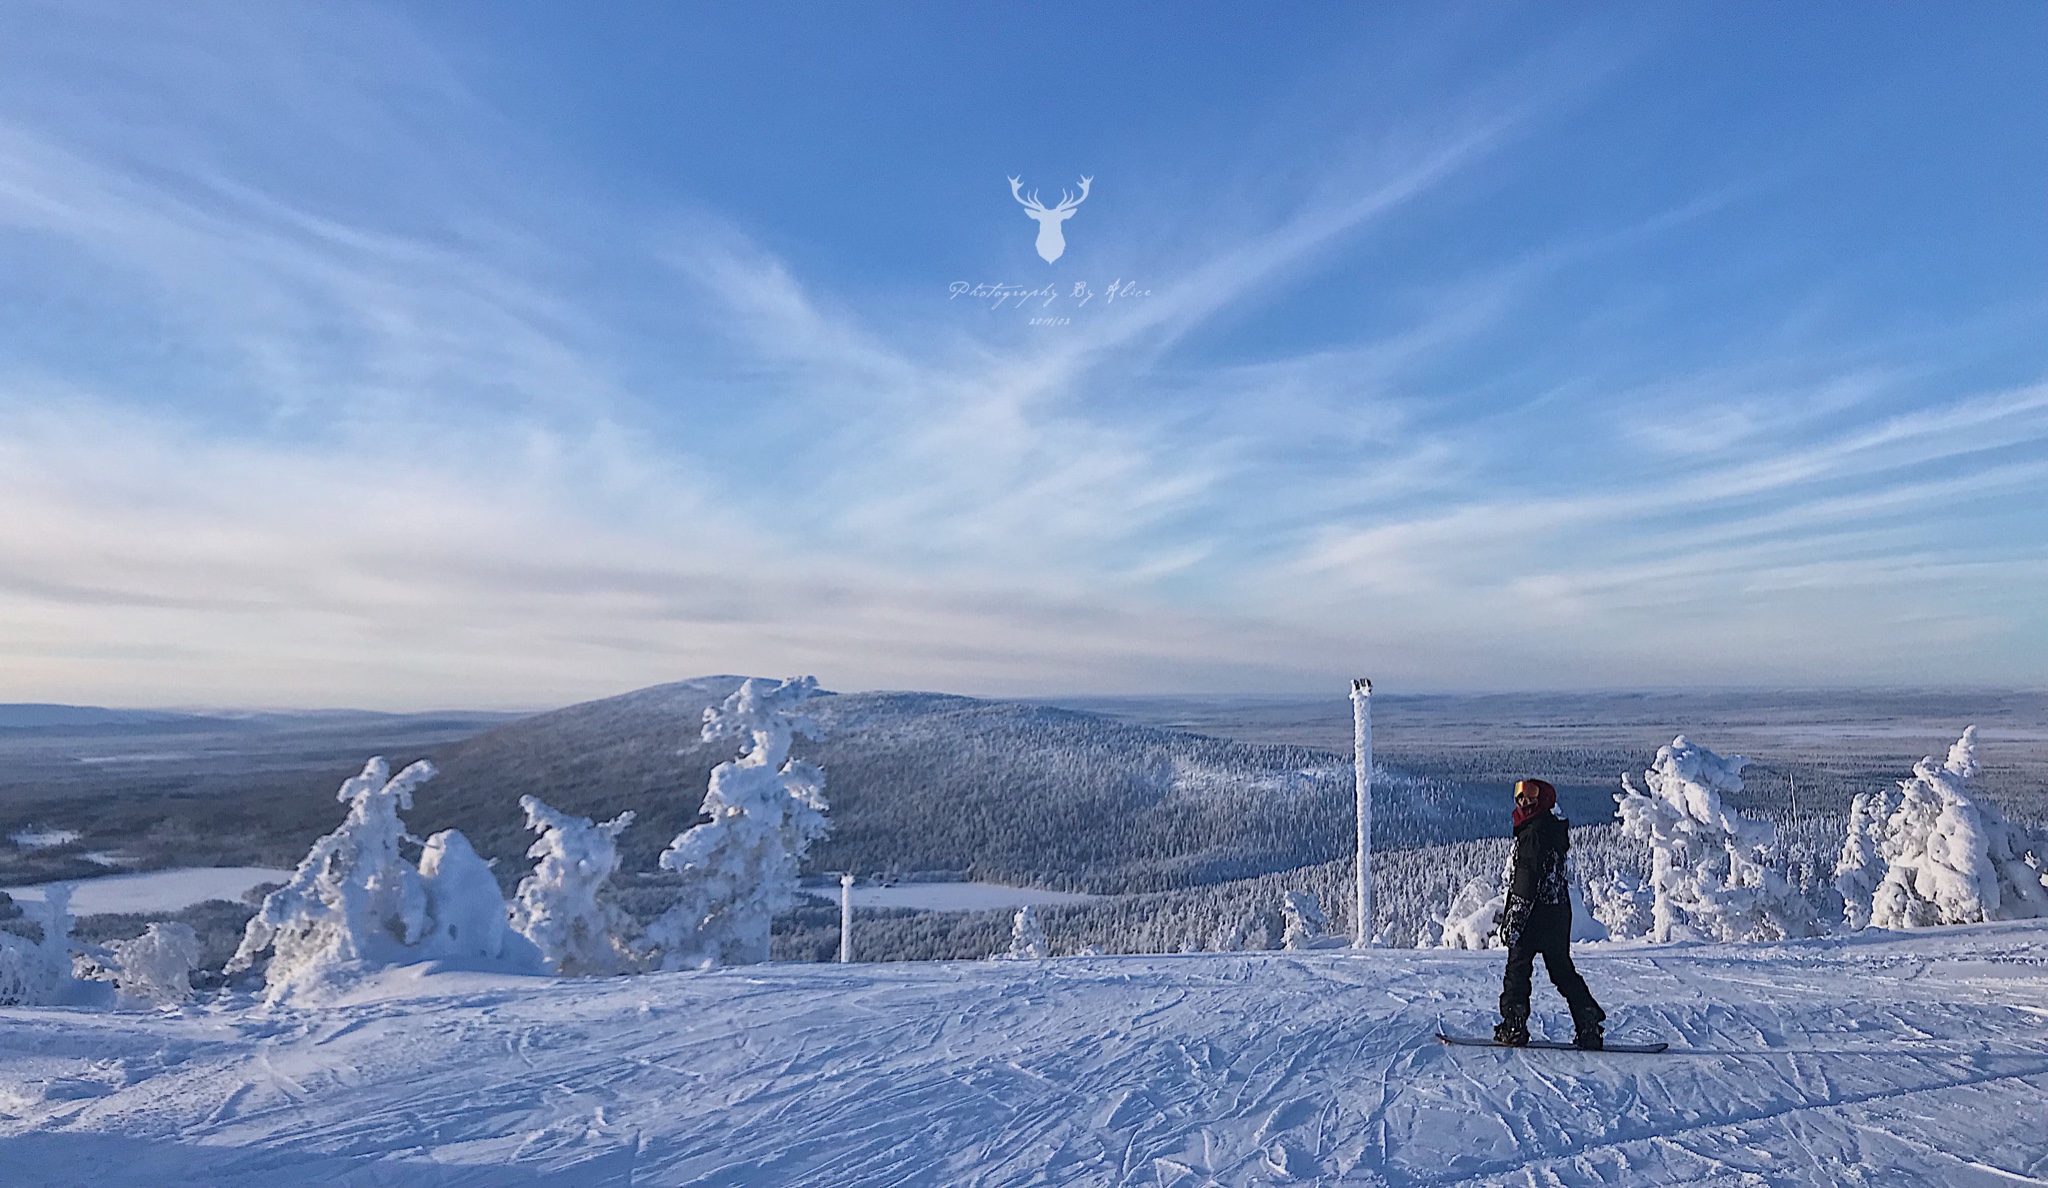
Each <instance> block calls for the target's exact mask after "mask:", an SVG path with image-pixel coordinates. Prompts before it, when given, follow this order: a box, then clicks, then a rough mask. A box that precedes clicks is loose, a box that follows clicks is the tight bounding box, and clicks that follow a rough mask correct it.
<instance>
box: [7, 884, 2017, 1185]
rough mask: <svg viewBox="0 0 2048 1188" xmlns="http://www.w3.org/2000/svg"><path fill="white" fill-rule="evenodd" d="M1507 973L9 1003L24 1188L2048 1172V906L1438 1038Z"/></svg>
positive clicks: (1611, 962) (14, 1149) (1060, 975)
mask: <svg viewBox="0 0 2048 1188" xmlns="http://www.w3.org/2000/svg"><path fill="white" fill-rule="evenodd" d="M1497 960H1498V955H1497V954H1488V953H1465V952H1410V951H1394V952H1380V953H1375V954H1371V955H1366V956H1352V955H1350V954H1348V953H1345V952H1342V951H1335V952H1330V951H1322V952H1311V953H1302V954H1293V953H1271V954H1202V955H1188V956H1179V957H1100V958H1067V959H1057V960H1051V961H1040V962H984V963H971V964H948V965H910V964H899V965H869V966H852V967H837V966H830V965H781V966H757V967H751V968H741V969H728V970H721V971H716V972H712V973H707V974H670V975H657V976H646V977H637V978H625V979H613V980H607V981H600V982H580V983H579V982H558V981H548V980H542V979H512V978H503V977H496V976H487V975H481V974H471V973H460V972H439V973H431V974H430V973H427V972H426V971H424V970H421V969H417V968H415V969H408V970H399V971H392V972H390V973H387V974H385V975H383V976H382V977H381V978H380V979H379V980H378V981H377V982H376V983H374V984H371V985H368V986H366V987H365V988H364V989H363V990H362V991H361V992H360V993H359V994H358V995H357V996H356V998H355V999H354V1000H353V1001H351V1002H349V1003H347V1004H345V1005H341V1006H337V1007H334V1008H332V1009H329V1010H324V1011H319V1012H303V1013H302V1012H295V1011H276V1012H268V1011H264V1010H262V1009H260V1008H253V1007H249V1006H247V1005H243V1006H238V1007H234V1008H208V1009H205V1010H198V1011H192V1012H188V1013H186V1014H183V1015H177V1014H159V1015H149V1014H108V1013H90V1012H83V1011H76V1012H74V1011H67V1010H25V1009H8V1010H0V1111H4V1115H0V1136H4V1137H0V1180H4V1181H5V1183H7V1184H9V1185H42V1184H93V1185H126V1184H135V1185H150V1186H151V1188H162V1186H164V1185H170V1184H176V1183H193V1184H197V1183H204V1184H213V1185H262V1186H263V1188H279V1186H282V1185H296V1184H313V1183H320V1184H342V1185H371V1184H377V1185H384V1184H389V1185H458V1184H460V1185H472V1184H474V1185H485V1184H490V1185H497V1184H508V1185H516V1184H574V1185H601V1184H620V1185H623V1184H627V1183H631V1184H641V1185H674V1184H732V1185H740V1184H746V1185H766V1184H820V1185H824V1184H829V1185H869V1184H872V1185H882V1184H1125V1183H1130V1184H1185V1185H1197V1184H1206V1183H1210V1182H1217V1183H1223V1184H1256V1183H1288V1182H1321V1183H1325V1184H1336V1183H1346V1184H1396V1185H1408V1184H1418V1185H1420V1184H1426V1185H1440V1184H1466V1183H1475V1184H1491V1183H1506V1184H1541V1185H1551V1184H1562V1185H1575V1184H1666V1183H1688V1184H1691V1183H1713V1184H1807V1183H1810V1184H1828V1185H1835V1184H1944V1185H1972V1184H1983V1185H2011V1184H2016V1183H2018V1184H2026V1183H2042V1182H2048V924H2043V923H2040V922H2033V923H2022V924H2003V925H1985V926H1979V927H1968V928H1955V929H1945V930H1940V931H1937V932H1928V933H1921V934H1916V935H1901V934H1884V933H1866V934H1863V935H1860V936H1855V937H1846V938H1830V939H1824V940H1818V941H1809V942H1801V943H1797V944H1788V945H1784V946H1778V947H1739V946H1702V947H1670V948H1661V949H1645V948H1616V949H1607V950H1599V949H1590V950H1587V951H1585V952H1584V953H1583V956H1582V968H1583V969H1584V970H1585V972H1586V975H1587V977H1588V979H1589V980H1590V981H1591V982H1592V984H1593V987H1594V989H1595V992H1596V993H1598V994H1599V995H1600V997H1601V998H1602V1000H1603V1001H1604V1002H1605V1004H1606V1005H1607V1007H1608V1010H1609V1011H1610V1013H1611V1015H1612V1019H1611V1021H1610V1022H1611V1025H1612V1029H1613V1031H1614V1032H1615V1033H1616V1034H1618V1035H1626V1036H1629V1037H1643V1038H1658V1039H1664V1040H1667V1041H1669V1042H1670V1043H1671V1044H1672V1048H1673V1050H1672V1051H1671V1052H1670V1053H1668V1054H1665V1055H1661V1056H1620V1055H1594V1054H1582V1053H1577V1052H1510V1051H1497V1050H1490V1049H1463V1048H1450V1047H1446V1046H1444V1045H1441V1044H1439V1043H1437V1042H1436V1041H1435V1039H1433V1038H1432V1033H1433V1032H1434V1031H1435V1029H1436V1026H1437V1022H1438V1019H1439V1017H1441V1018H1442V1019H1443V1020H1444V1021H1445V1022H1446V1023H1448V1024H1449V1025H1451V1026H1452V1027H1454V1028H1460V1029H1470V1028H1476V1027H1480V1026H1483V1025H1485V1024H1487V1023H1489V1022H1490V1020H1491V1014H1490V1011H1491V1002H1492V998H1493V995H1494V993H1495V992H1496V977H1497V973H1498V965H1497ZM1546 996H1547V1001H1546ZM1538 1003H1539V1012H1540V1013H1539V1017H1538V1019H1537V1024H1538V1027H1539V1029H1540V1030H1542V1031H1545V1032H1547V1033H1549V1034H1551V1035H1560V1034H1563V1033H1564V1032H1565V1030H1566V1023H1565V1020H1564V1018H1563V1017H1562V1013H1561V1003H1560V1002H1559V1001H1558V1000H1557V998H1556V995H1555V993H1554V991H1551V990H1550V989H1549V987H1548V986H1547V985H1546V984H1544V983H1542V982H1541V981H1539V983H1538Z"/></svg>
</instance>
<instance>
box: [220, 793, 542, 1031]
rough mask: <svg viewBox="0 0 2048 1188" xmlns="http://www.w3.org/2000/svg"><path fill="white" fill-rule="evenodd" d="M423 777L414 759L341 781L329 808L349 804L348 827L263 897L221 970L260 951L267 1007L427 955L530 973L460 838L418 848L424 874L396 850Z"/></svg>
mask: <svg viewBox="0 0 2048 1188" xmlns="http://www.w3.org/2000/svg"><path fill="white" fill-rule="evenodd" d="M433 775H434V767H433V765H432V764H430V763H428V762H427V761H425V760H424V759H423V760H421V761H419V762H417V763H414V764H412V765H411V766H409V767H407V768H406V769H405V770H404V771H401V772H399V773H398V775H396V776H393V775H392V774H391V768H390V766H389V765H388V764H386V763H385V762H384V759H383V757H382V756H378V757H376V758H373V759H371V760H370V761H369V762H368V763H366V764H364V765H363V771H362V774H361V775H358V776H356V777H355V778H353V779H350V780H347V781H345V782H344V783H343V784H342V785H341V790H340V791H339V792H338V793H336V799H337V800H341V801H345V802H347V804H348V806H349V810H348V817H347V819H346V820H344V821H343V822H342V823H341V825H340V826H339V827H338V828H336V829H335V830H334V832H332V833H330V834H328V835H327V836H326V837H323V838H321V839H320V840H319V841H316V842H314V843H313V848H312V850H311V851H309V852H308V853H307V855H306V857H305V859H304V860H303V861H301V862H300V863H299V867H298V870H297V871H296V872H294V873H293V875H292V880H291V882H289V883H287V884H285V885H284V886H283V887H281V888H279V889H278V890H276V891H273V892H271V893H270V894H269V895H268V896H266V897H265V898H264V900H263V907H262V908H261V909H260V910H259V911H258V912H257V913H256V915H255V917H254V918H253V919H251V920H250V921H249V924H248V927H247V928H246V929H245V930H244V931H243V933H242V944H241V947H240V948H238V949H237V950H236V951H235V955H234V958H233V959H232V960H230V961H229V962H228V966H227V968H228V972H230V973H235V972H239V971H241V970H244V969H248V968H250V967H252V966H253V965H255V964H256V963H257V962H258V961H260V960H262V959H263V956H264V954H265V953H266V952H268V953H269V964H268V965H267V966H266V967H265V970H264V985H265V994H266V997H267V998H268V999H269V1000H270V1001H272V1002H276V1001H281V1000H283V999H286V998H289V997H292V996H294V995H297V994H300V993H303V992H306V991H312V990H316V989H318V988H321V987H324V986H326V985H329V984H331V983H333V982H335V981H337V980H340V979H345V978H346V977H348V976H350V975H352V974H353V973H356V972H360V971H361V970H364V969H368V968H371V967H374V966H379V965H394V964H400V963H403V962H408V961H420V960H425V959H428V958H472V959H482V960H487V961H491V962H494V963H498V964H502V965H505V966H508V967H511V968H537V967H538V965H539V954H538V952H536V951H535V950H533V948H532V947H531V945H530V944H528V942H527V941H526V940H525V939H524V938H523V937H520V936H518V935H517V934H516V933H513V932H512V931H511V930H510V928H509V927H508V926H507V924H506V920H505V900H504V896H503V895H501V894H500V893H499V891H498V887H497V881H496V879H495V878H494V877H493V876H492V875H491V871H490V868H489V867H488V866H487V865H485V863H484V861H483V859H481V858H479V857H477V855H476V851H475V850H473V849H471V848H470V845H469V842H468V840H467V839H466V838H464V837H463V836H462V835H461V834H460V833H457V832H455V831H454V830H447V831H445V832H442V833H437V834H435V835H434V836H433V837H432V838H430V839H428V841H427V843H426V847H427V848H426V850H425V852H424V853H423V854H422V855H421V858H422V861H423V863H424V866H425V869H420V868H416V867H414V866H413V864H412V863H410V862H407V861H406V860H405V858H404V856H403V855H401V854H400V853H399V848H398V847H399V843H400V842H401V841H405V840H407V839H408V837H409V835H408V834H407V833H406V831H405V823H404V822H403V821H401V820H399V817H398V812H399V810H400V809H409V808H411V807H412V793H413V789H415V788H417V787H419V785H421V784H422V783H425V782H426V781H427V780H429V779H431V778H432V777H433Z"/></svg>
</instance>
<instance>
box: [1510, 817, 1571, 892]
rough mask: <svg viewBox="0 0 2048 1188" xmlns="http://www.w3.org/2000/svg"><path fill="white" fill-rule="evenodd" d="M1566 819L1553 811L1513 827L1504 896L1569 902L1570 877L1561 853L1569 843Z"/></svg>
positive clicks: (1566, 850) (1565, 851) (1569, 845)
mask: <svg viewBox="0 0 2048 1188" xmlns="http://www.w3.org/2000/svg"><path fill="white" fill-rule="evenodd" d="M1569 824H1570V822H1568V821H1566V820H1565V819H1564V818H1563V817H1560V816H1558V815H1556V814H1555V813H1539V814H1537V815H1536V816H1534V817H1531V818H1530V819H1529V820H1527V821H1524V822H1523V823H1522V824H1520V825H1517V826H1515V867H1514V873H1513V874H1512V875H1510V876H1509V877H1508V898H1510V899H1520V900H1522V901H1524V902H1526V903H1566V904H1568V903H1570V902H1571V901H1572V886H1571V878H1570V876H1569V875H1568V874H1566V872H1565V855H1566V854H1568V853H1570V852H1571V848H1572V842H1571V838H1570V836H1569V835H1568V834H1567V833H1566V827H1567V826H1568V825H1569Z"/></svg>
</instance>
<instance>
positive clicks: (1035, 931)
mask: <svg viewBox="0 0 2048 1188" xmlns="http://www.w3.org/2000/svg"><path fill="white" fill-rule="evenodd" d="M996 956H997V957H998V958H1001V959H1003V960H1007V961H1024V960H1035V959H1037V958H1041V957H1050V956H1052V947H1051V946H1050V945H1048V944H1046V941H1045V925H1044V924H1041V923H1040V922H1039V919H1038V911H1037V909H1035V908H1033V907H1032V906H1031V905H1030V904H1028V903H1027V904H1025V905H1024V906H1023V907H1020V908H1018V909H1017V914H1016V915H1015V916H1012V917H1011V918H1010V948H1009V951H1007V952H1003V953H998V954H996Z"/></svg>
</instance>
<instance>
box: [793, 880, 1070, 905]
mask: <svg viewBox="0 0 2048 1188" xmlns="http://www.w3.org/2000/svg"><path fill="white" fill-rule="evenodd" d="M804 890H805V891H808V892H809V893H810V894H812V895H817V896H821V897H823V898H825V899H829V900H831V901H833V902H834V903H837V902H838V901H839V888H837V887H806V888H804ZM1094 899H1095V896H1093V895H1082V894H1079V893H1077V892H1073V891H1041V890H1039V889H1038V888H1036V887H1005V886H1003V885H1002V884H1001V883H897V884H895V885H894V886H878V885H868V884H862V883H855V884H854V885H853V906H855V907H864V908H917V909H919V910H921V911H927V912H989V911H997V910H999V909H1002V908H1020V907H1023V906H1025V905H1026V904H1032V905H1036V906H1041V907H1043V906H1050V905H1053V904H1066V903H1088V902H1091V901H1092V900H1094Z"/></svg>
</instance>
